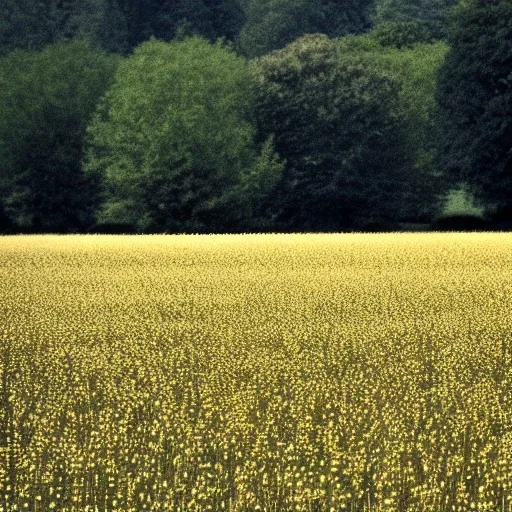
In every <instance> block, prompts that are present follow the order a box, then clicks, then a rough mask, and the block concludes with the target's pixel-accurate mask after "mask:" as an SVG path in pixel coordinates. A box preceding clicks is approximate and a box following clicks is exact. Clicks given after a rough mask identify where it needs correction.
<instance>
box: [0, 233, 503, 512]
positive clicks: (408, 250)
mask: <svg viewBox="0 0 512 512" xmlns="http://www.w3.org/2000/svg"><path fill="white" fill-rule="evenodd" d="M0 283H1V287H0V512H11V511H24V510H27V511H30V512H43V511H44V512H47V511H51V510H55V511H57V510H58V511H69V512H71V511H76V512H78V511H80V512H82V511H102V512H103V511H112V512H113V511H118V512H132V511H133V512H139V511H144V510H147V511H153V512H157V511H176V512H185V511H187V512H194V511H197V512H199V511H201V512H203V511H213V512H219V511H224V510H225V511H232V512H249V511H250V512H253V511H258V510H259V511H269V512H281V511H290V512H291V511H297V512H302V511H303V512H313V511H317V512H324V511H327V512H344V511H347V512H348V511H350V512H373V511H375V512H379V511H380V512H392V511H400V512H401V511H404V512H405V511H407V512H416V511H417V512H445V511H446V512H447V511H450V512H452V511H456V512H457V511H461V512H462V511H464V512H466V511H471V510H476V511H479V512H480V511H492V512H498V511H499V512H510V511H512V235H509V234H494V233H487V234H450V233H447V234H380V235H376V234H373V235H371V234H340V235H237V236H235V235H233V236H231V235H230V236H228V235H225V236H133V237H128V236H126V237H115V236H86V237H84V236H62V237H53V236H31V237H3V238H1V239H0Z"/></svg>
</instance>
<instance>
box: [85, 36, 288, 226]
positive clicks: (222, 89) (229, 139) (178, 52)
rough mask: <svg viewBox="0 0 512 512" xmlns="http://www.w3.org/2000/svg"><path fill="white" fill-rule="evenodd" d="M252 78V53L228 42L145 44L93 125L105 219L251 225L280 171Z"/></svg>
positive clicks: (92, 170) (93, 158)
mask: <svg viewBox="0 0 512 512" xmlns="http://www.w3.org/2000/svg"><path fill="white" fill-rule="evenodd" d="M249 78H250V75H249V72H248V67H247V63H246V62H245V60H244V59H242V58H240V57H237V56H236V55H235V54H234V53H233V52H232V51H230V50H228V49H227V48H226V47H225V46H223V45H222V44H221V43H216V44H214V45H212V44H209V43H208V42H207V41H206V40H204V39H201V38H197V37H194V38H189V39H186V40H183V41H178V42H174V43H165V42H161V41H156V40H153V41H149V42H146V43H144V44H142V45H141V46H140V47H138V48H137V49H136V51H135V53H134V54H133V55H132V56H131V57H130V58H128V59H127V60H126V61H124V62H123V63H122V64H121V65H120V68H119V71H118V73H117V76H116V81H115V84H114V85H113V87H112V89H111V90H110V91H109V93H108V94H107V96H106V98H105V101H104V103H103V104H102V107H101V109H100V111H99V113H98V115H97V116H96V118H95V119H94V122H93V123H92V124H91V126H90V129H89V137H90V143H91V147H90V151H89V154H88V158H87V169H88V171H89V174H90V175H92V176H100V177H101V178H102V180H103V182H104V184H105V205H104V208H103V209H102V211H101V213H100V216H99V220H100V222H123V223H131V224H135V225H137V226H138V228H139V229H141V230H146V229H154V230H163V229H165V230H171V231H195V232H197V231H222V230H233V229H239V228H241V227H242V226H244V227H245V226H246V225H247V223H248V217H250V215H251V212H252V208H253V205H255V204H256V203H257V202H259V201H260V199H261V198H262V197H263V196H265V194H266V193H267V192H268V191H270V190H271V189H272V188H273V186H274V184H275V182H276V180H277V179H278V178H279V174H280V171H281V166H280V164H279V162H278V161H277V160H276V158H275V155H274V154H273V151H272V147H271V143H270V142H269V141H266V142H264V143H263V144H262V146H261V147H260V149H258V148H257V147H256V146H255V145H254V142H253V138H254V128H253V126H252V124H251V123H250V121H249V116H250V104H251V97H250V94H249V93H250V91H249V86H250V84H249Z"/></svg>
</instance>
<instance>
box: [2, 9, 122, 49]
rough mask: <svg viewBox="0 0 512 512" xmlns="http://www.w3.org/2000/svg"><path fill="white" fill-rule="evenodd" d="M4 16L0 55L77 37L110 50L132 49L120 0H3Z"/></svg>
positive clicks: (38, 47)
mask: <svg viewBox="0 0 512 512" xmlns="http://www.w3.org/2000/svg"><path fill="white" fill-rule="evenodd" d="M0 15H1V16H0V55H5V54H7V53H9V52H10V51H12V50H15V49H27V50H37V49H42V48H43V47H44V46H46V45H49V44H53V43H57V42H62V41H68V40H71V39H75V38H80V39H86V40H88V41H89V42H90V43H91V44H93V45H96V46H100V47H102V48H103V49H105V50H107V51H116V52H124V51H127V49H128V32H127V29H128V28H127V24H126V19H125V16H124V13H123V12H122V11H121V9H120V7H119V5H118V3H117V0H74V1H62V0H59V1H58V0H46V1H37V2H34V1H32V0H2V2H1V3H0Z"/></svg>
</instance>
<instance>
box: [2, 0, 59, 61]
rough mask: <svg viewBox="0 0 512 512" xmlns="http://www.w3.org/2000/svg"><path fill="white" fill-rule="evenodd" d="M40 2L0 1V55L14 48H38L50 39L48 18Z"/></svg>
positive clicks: (24, 0) (23, 0) (30, 0)
mask: <svg viewBox="0 0 512 512" xmlns="http://www.w3.org/2000/svg"><path fill="white" fill-rule="evenodd" d="M46 14H47V12H46V9H45V8H44V4H43V3H42V2H34V1H33V0H2V1H1V2H0V55H6V54H7V53H9V52H10V51H12V50H14V49H16V48H25V49H38V48H42V47H43V46H44V45H45V44H48V43H49V42H50V39H51V31H50V24H49V20H48V18H47V16H46Z"/></svg>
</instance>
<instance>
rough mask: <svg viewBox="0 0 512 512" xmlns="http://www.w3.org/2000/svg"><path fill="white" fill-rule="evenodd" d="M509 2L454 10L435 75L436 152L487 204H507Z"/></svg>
mask: <svg viewBox="0 0 512 512" xmlns="http://www.w3.org/2000/svg"><path fill="white" fill-rule="evenodd" d="M511 19H512V4H511V3H510V2H509V1H504V0H493V1H488V0H487V1H485V2H484V1H470V2H467V5H466V6H465V7H463V8H461V10H460V11H459V14H458V18H457V24H456V26H455V28H454V30H453V33H452V36H451V40H450V44H451V49H450V51H449V52H448V55H447V58H446V62H445V65H444V66H443V68H442V70H441V73H440V76H439V89H438V98H439V106H440V107H439V112H438V126H439V133H438V157H439V165H440V166H442V167H443V168H445V169H446V170H447V172H448V175H449V176H450V177H451V178H452V179H453V180H454V181H461V182H463V183H468V184H469V186H470V190H471V192H473V193H474V194H475V196H476V197H477V198H478V199H479V200H480V201H482V202H483V203H485V204H486V205H487V206H488V207H489V208H490V209H492V208H498V209H499V208H506V207H510V206H511V205H512V200H511V197H512V151H511V147H512V24H511V23H510V20H511Z"/></svg>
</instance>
